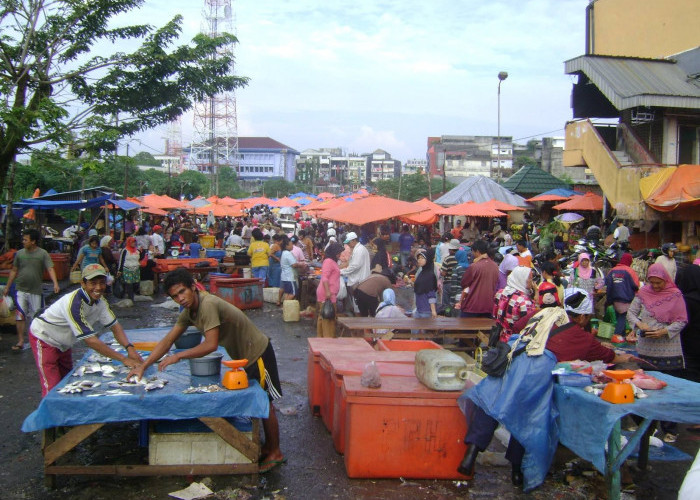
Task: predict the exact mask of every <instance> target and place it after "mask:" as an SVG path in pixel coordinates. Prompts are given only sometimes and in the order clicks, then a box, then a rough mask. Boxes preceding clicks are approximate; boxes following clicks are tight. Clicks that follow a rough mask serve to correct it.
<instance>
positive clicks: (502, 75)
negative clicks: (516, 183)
mask: <svg viewBox="0 0 700 500" xmlns="http://www.w3.org/2000/svg"><path fill="white" fill-rule="evenodd" d="M506 78H508V73H507V72H506V71H501V72H499V73H498V151H497V152H496V169H497V170H496V172H497V173H498V175H497V177H498V181H499V182H500V181H501V82H502V81H503V80H505V79H506Z"/></svg>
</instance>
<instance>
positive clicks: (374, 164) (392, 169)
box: [367, 149, 401, 182]
mask: <svg viewBox="0 0 700 500" xmlns="http://www.w3.org/2000/svg"><path fill="white" fill-rule="evenodd" d="M367 163H368V165H369V176H368V179H369V180H370V181H371V182H377V181H385V180H389V179H394V178H396V177H399V176H400V175H401V162H400V161H399V160H392V159H391V155H390V154H389V153H387V152H386V151H384V150H383V149H377V150H375V151H374V152H373V153H371V154H369V155H367Z"/></svg>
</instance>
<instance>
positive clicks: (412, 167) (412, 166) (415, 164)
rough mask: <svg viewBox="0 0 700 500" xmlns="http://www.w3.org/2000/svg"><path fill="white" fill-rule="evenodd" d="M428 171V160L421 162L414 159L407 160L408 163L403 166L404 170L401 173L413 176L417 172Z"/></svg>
mask: <svg viewBox="0 0 700 500" xmlns="http://www.w3.org/2000/svg"><path fill="white" fill-rule="evenodd" d="M427 169H428V160H425V159H423V160H421V159H418V158H414V159H412V160H406V163H404V164H403V169H402V171H401V175H412V174H415V173H416V172H422V173H425V172H426V171H427Z"/></svg>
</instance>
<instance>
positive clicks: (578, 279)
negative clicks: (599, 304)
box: [569, 252, 602, 300]
mask: <svg viewBox="0 0 700 500" xmlns="http://www.w3.org/2000/svg"><path fill="white" fill-rule="evenodd" d="M569 286H570V287H574V288H583V289H584V290H586V292H587V293H588V296H589V297H590V298H591V300H593V299H594V297H595V290H596V288H600V286H602V280H601V279H600V278H599V277H598V276H597V275H596V270H595V269H594V268H593V266H592V265H591V256H590V255H588V254H587V253H585V252H584V253H581V254H579V256H578V262H577V263H576V267H574V272H573V273H572V277H571V284H570V285H569Z"/></svg>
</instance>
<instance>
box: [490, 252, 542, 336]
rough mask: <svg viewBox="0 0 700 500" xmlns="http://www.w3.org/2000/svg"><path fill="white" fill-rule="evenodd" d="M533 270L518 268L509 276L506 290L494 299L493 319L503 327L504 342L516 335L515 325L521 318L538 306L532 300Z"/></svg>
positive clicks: (499, 292) (500, 291)
mask: <svg viewBox="0 0 700 500" xmlns="http://www.w3.org/2000/svg"><path fill="white" fill-rule="evenodd" d="M533 288H534V285H533V284H532V268H531V267H525V266H518V267H516V268H515V269H513V271H512V272H511V273H510V275H509V276H508V282H507V285H506V287H505V288H503V289H502V290H499V291H498V292H496V296H495V297H494V307H493V317H494V318H495V319H496V323H498V324H499V325H501V328H502V330H501V338H500V340H501V341H502V342H508V339H509V338H510V336H511V335H513V334H514V333H518V332H516V331H514V330H513V324H514V323H515V322H516V321H518V320H519V319H520V318H522V317H524V316H527V315H529V314H532V313H534V312H535V309H536V308H537V306H536V305H535V302H534V301H533V300H532V291H533Z"/></svg>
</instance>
